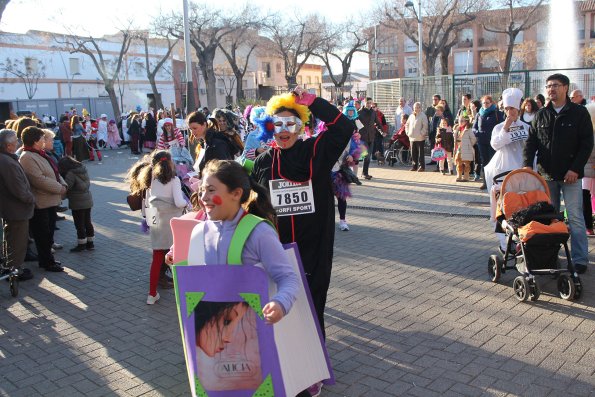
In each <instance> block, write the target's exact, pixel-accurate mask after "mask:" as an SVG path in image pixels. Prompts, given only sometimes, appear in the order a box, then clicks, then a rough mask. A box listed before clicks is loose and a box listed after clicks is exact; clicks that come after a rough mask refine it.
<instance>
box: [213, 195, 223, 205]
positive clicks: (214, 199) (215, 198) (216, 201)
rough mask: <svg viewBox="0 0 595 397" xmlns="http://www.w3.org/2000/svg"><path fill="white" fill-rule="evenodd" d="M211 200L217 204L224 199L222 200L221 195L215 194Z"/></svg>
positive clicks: (221, 202)
mask: <svg viewBox="0 0 595 397" xmlns="http://www.w3.org/2000/svg"><path fill="white" fill-rule="evenodd" d="M211 201H213V204H215V205H221V204H223V200H221V197H220V196H217V195H215V196H213V198H212V199H211Z"/></svg>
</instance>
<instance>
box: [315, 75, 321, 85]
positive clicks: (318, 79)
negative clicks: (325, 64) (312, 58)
mask: <svg viewBox="0 0 595 397" xmlns="http://www.w3.org/2000/svg"><path fill="white" fill-rule="evenodd" d="M314 82H315V83H316V84H320V77H318V76H316V77H314Z"/></svg>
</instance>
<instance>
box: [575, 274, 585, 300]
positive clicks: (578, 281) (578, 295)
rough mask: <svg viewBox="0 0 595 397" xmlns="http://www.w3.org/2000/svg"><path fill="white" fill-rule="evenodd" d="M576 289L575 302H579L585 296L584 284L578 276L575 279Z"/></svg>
mask: <svg viewBox="0 0 595 397" xmlns="http://www.w3.org/2000/svg"><path fill="white" fill-rule="evenodd" d="M574 287H575V291H574V300H579V299H580V298H581V296H582V295H583V283H582V282H581V279H580V278H579V277H578V276H577V277H576V278H575V279H574Z"/></svg>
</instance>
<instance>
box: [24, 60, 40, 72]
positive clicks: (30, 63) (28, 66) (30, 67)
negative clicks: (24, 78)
mask: <svg viewBox="0 0 595 397" xmlns="http://www.w3.org/2000/svg"><path fill="white" fill-rule="evenodd" d="M25 70H26V71H27V73H28V74H33V73H37V71H38V70H39V61H38V60H37V59H36V58H31V57H26V58H25Z"/></svg>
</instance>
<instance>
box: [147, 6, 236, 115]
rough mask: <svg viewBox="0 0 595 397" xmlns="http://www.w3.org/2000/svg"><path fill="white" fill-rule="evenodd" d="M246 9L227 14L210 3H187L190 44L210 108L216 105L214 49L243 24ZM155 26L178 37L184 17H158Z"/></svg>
mask: <svg viewBox="0 0 595 397" xmlns="http://www.w3.org/2000/svg"><path fill="white" fill-rule="evenodd" d="M246 9H247V6H246ZM246 9H239V10H237V11H236V12H235V13H233V14H230V13H229V12H226V11H223V10H221V9H216V8H215V7H213V6H212V5H211V4H206V3H191V4H190V10H189V11H190V15H189V23H190V45H192V48H194V51H195V53H196V57H197V59H198V66H199V68H200V72H201V75H202V77H203V79H204V81H205V85H206V88H207V104H208V107H209V108H211V109H214V108H216V107H217V92H216V82H217V77H216V76H215V68H214V61H215V54H216V52H217V48H218V47H219V44H220V43H221V41H222V40H223V39H224V38H225V37H226V36H228V35H230V34H232V33H233V32H235V31H237V30H238V29H240V28H241V27H242V26H243V25H242V24H243V23H244V20H243V15H244V14H245V13H246V12H247V11H246ZM156 26H158V27H159V29H160V30H162V31H167V32H169V34H171V35H172V36H173V37H176V38H179V39H182V38H183V37H184V26H183V18H182V15H180V14H175V13H172V14H171V15H169V16H163V17H161V18H159V19H158V20H157V22H156Z"/></svg>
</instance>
